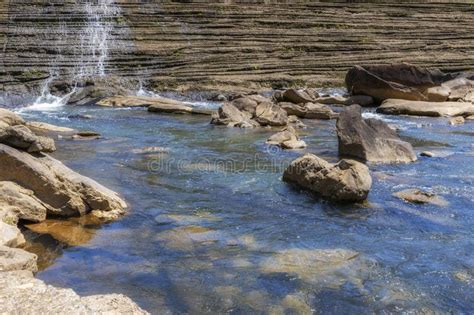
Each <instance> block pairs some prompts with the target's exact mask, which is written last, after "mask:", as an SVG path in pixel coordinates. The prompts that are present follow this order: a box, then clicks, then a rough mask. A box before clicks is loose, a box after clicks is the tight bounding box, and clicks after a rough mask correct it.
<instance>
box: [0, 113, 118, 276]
mask: <svg viewBox="0 0 474 315" xmlns="http://www.w3.org/2000/svg"><path fill="white" fill-rule="evenodd" d="M55 149H56V148H55V143H54V140H53V139H52V138H49V137H45V136H40V135H37V134H36V133H35V132H33V131H32V130H31V129H30V128H29V127H28V124H27V123H26V122H25V121H24V120H23V119H22V118H21V117H20V116H18V115H17V114H15V113H13V112H11V111H8V110H5V109H0V166H1V167H0V272H4V271H17V270H22V271H25V270H26V271H29V272H30V273H31V272H35V271H36V270H37V267H36V259H37V257H36V255H34V254H32V253H29V252H26V251H24V250H22V249H20V248H17V247H19V246H22V245H23V244H24V243H25V239H24V237H23V235H22V234H21V232H20V230H19V229H18V227H17V224H18V222H19V221H21V222H42V221H44V220H46V218H48V217H49V216H54V217H64V218H67V217H73V216H82V215H85V214H91V215H93V216H95V217H97V218H99V219H101V220H105V221H108V220H113V219H117V218H119V217H120V216H121V215H123V214H124V213H125V209H126V207H127V205H126V203H125V202H124V201H123V200H122V199H121V198H120V197H119V196H118V195H117V194H116V193H114V192H113V191H111V190H109V189H107V188H105V187H104V186H102V185H100V184H99V183H97V182H95V181H94V180H92V179H90V178H87V177H84V176H82V175H80V174H78V173H76V172H74V171H73V170H71V169H70V168H68V167H66V166H65V165H64V164H62V163H61V162H60V161H58V160H56V159H54V158H52V157H51V156H49V155H48V154H46V153H47V152H52V151H54V150H55Z"/></svg>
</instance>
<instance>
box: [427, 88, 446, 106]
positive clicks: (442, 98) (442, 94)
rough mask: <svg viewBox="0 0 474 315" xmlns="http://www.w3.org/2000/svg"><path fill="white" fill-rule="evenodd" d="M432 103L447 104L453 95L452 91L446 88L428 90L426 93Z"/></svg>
mask: <svg viewBox="0 0 474 315" xmlns="http://www.w3.org/2000/svg"><path fill="white" fill-rule="evenodd" d="M424 94H425V95H426V97H427V98H428V101H430V102H446V101H447V100H448V98H449V95H450V94H451V89H450V88H448V87H446V86H434V87H431V88H428V89H427V90H426V91H425V93H424Z"/></svg>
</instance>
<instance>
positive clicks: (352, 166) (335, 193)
mask: <svg viewBox="0 0 474 315" xmlns="http://www.w3.org/2000/svg"><path fill="white" fill-rule="evenodd" d="M283 180H284V181H286V182H293V183H296V184H298V185H300V186H302V187H303V188H305V189H308V190H310V191H313V192H315V193H317V194H319V195H320V196H322V197H324V198H328V199H331V200H335V201H340V202H354V201H362V200H365V199H366V198H367V195H368V194H369V191H370V188H371V187H372V178H371V176H370V173H369V169H368V168H367V166H365V165H364V164H362V163H359V162H357V161H353V160H341V161H339V163H337V164H331V163H328V162H326V161H325V160H323V159H321V158H319V157H317V156H316V155H314V154H306V155H304V156H303V157H300V158H298V159H296V160H295V161H293V162H292V163H291V165H290V166H289V167H288V168H287V169H286V170H285V172H284V174H283Z"/></svg>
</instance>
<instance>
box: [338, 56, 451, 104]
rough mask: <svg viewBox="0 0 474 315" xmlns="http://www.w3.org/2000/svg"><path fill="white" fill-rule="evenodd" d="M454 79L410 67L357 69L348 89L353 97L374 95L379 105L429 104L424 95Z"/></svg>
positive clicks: (349, 75) (348, 79)
mask: <svg viewBox="0 0 474 315" xmlns="http://www.w3.org/2000/svg"><path fill="white" fill-rule="evenodd" d="M451 77H452V76H450V75H448V74H444V73H442V72H441V71H437V70H427V69H424V68H420V67H416V66H413V65H409V64H393V65H380V66H355V67H353V68H352V69H350V70H349V71H348V73H347V75H346V86H347V89H348V90H349V92H350V93H351V94H354V95H357V94H362V95H370V96H372V97H374V98H375V99H376V100H378V101H383V100H385V99H388V98H395V99H404V100H412V101H429V100H430V99H429V97H428V95H429V94H428V95H426V94H424V92H425V91H426V90H427V89H428V88H431V87H434V86H440V85H441V83H443V82H444V81H446V80H448V79H449V78H451ZM433 101H434V99H433Z"/></svg>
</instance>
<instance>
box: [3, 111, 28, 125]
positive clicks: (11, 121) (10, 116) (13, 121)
mask: <svg viewBox="0 0 474 315" xmlns="http://www.w3.org/2000/svg"><path fill="white" fill-rule="evenodd" d="M24 124H25V121H24V120H23V118H21V117H20V116H19V115H17V114H15V113H14V112H11V111H9V110H7V109H3V108H0V128H2V127H7V126H16V125H24Z"/></svg>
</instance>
